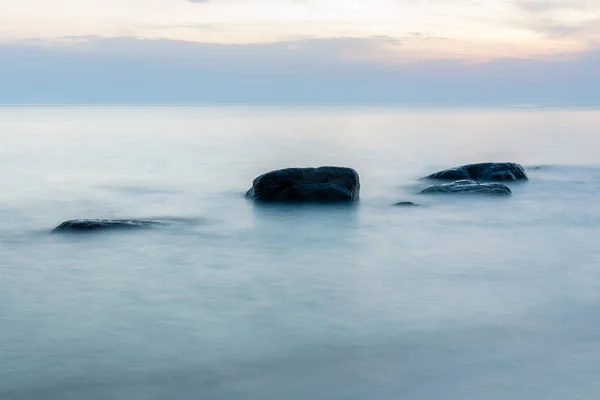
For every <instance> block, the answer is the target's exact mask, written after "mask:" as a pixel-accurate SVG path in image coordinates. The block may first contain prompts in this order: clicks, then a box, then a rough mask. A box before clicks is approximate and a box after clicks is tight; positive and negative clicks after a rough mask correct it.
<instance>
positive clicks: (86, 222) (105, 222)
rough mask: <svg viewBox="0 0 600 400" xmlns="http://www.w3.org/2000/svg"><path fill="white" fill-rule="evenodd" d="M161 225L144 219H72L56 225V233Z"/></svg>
mask: <svg viewBox="0 0 600 400" xmlns="http://www.w3.org/2000/svg"><path fill="white" fill-rule="evenodd" d="M159 225H163V224H162V223H161V222H158V221H144V220H134V219H74V220H71V221H66V222H63V223H62V224H60V225H59V226H57V227H56V228H55V229H54V230H53V232H56V233H63V232H64V233H68V232H73V233H78V232H91V231H100V230H117V229H119V230H121V229H143V228H152V227H155V226H159Z"/></svg>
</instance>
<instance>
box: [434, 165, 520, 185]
mask: <svg viewBox="0 0 600 400" xmlns="http://www.w3.org/2000/svg"><path fill="white" fill-rule="evenodd" d="M424 179H439V180H452V181H456V180H461V179H472V180H475V181H483V182H503V181H519V180H527V174H525V169H524V168H523V166H521V165H520V164H515V163H481V164H470V165H463V166H461V167H456V168H451V169H447V170H445V171H440V172H436V173H435V174H432V175H429V176H427V177H425V178H424Z"/></svg>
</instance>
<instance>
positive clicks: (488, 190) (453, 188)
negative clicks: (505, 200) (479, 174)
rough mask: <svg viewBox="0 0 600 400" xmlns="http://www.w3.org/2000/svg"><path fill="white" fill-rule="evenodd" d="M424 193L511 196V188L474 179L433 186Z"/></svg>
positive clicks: (423, 192)
mask: <svg viewBox="0 0 600 400" xmlns="http://www.w3.org/2000/svg"><path fill="white" fill-rule="evenodd" d="M421 193H422V194H469V195H471V194H477V195H490V196H510V195H511V193H512V192H511V190H510V189H509V187H508V186H506V185H503V184H501V183H479V182H476V181H473V180H461V181H456V182H452V183H444V184H441V185H435V186H431V187H429V188H427V189H425V190H423V191H422V192H421Z"/></svg>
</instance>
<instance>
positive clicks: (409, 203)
mask: <svg viewBox="0 0 600 400" xmlns="http://www.w3.org/2000/svg"><path fill="white" fill-rule="evenodd" d="M394 206H396V207H418V206H419V205H418V204H415V203H413V202H412V201H401V202H399V203H396V204H394Z"/></svg>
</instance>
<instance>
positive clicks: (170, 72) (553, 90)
mask: <svg viewBox="0 0 600 400" xmlns="http://www.w3.org/2000/svg"><path fill="white" fill-rule="evenodd" d="M389 46H393V47H394V48H395V49H396V50H397V55H396V57H397V58H400V59H401V58H402V54H403V51H404V50H403V49H404V46H403V43H402V41H401V40H400V41H399V40H396V39H391V38H387V37H373V38H333V39H309V40H300V41H289V42H280V43H268V44H249V45H223V44H212V43H195V42H184V41H174V40H144V39H136V38H127V37H121V38H111V39H108V38H99V37H85V38H79V37H70V38H64V39H63V40H62V41H61V42H60V43H55V42H47V41H45V40H34V41H31V40H30V41H24V42H20V43H13V44H7V45H0V58H2V60H3V63H1V64H0V103H4V104H40V103H50V104H65V103H75V104H98V103H100V104H112V103H118V104H124V103H137V104H165V103H173V104H200V103H256V104H258V103H372V102H384V103H388V102H390V103H392V102H399V103H457V104H458V103H487V104H522V103H535V104H600V51H589V52H587V53H582V54H578V55H576V56H569V57H563V56H556V57H554V58H552V59H546V60H526V59H499V60H495V61H491V62H487V63H473V62H469V61H465V60H456V59H433V60H422V61H415V62H409V63H401V62H400V63H399V62H397V61H398V60H394V62H387V60H385V59H378V58H377V57H374V56H370V57H365V56H364V55H365V54H374V55H377V54H378V52H379V50H380V49H381V48H384V47H389Z"/></svg>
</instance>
